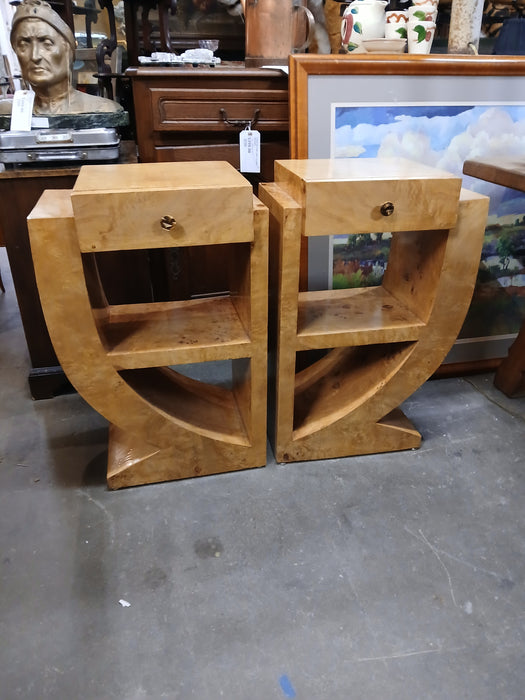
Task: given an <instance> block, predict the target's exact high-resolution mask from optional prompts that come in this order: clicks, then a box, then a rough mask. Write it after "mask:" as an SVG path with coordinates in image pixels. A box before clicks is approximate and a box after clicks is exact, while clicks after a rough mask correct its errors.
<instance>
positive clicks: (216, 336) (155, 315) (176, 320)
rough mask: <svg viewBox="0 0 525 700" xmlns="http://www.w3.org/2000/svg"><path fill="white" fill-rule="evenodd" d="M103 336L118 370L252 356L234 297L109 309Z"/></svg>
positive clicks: (101, 329) (103, 319)
mask: <svg viewBox="0 0 525 700" xmlns="http://www.w3.org/2000/svg"><path fill="white" fill-rule="evenodd" d="M99 332H100V335H101V338H102V340H103V343H104V346H105V348H106V351H107V354H108V357H109V358H110V359H111V361H112V363H113V364H114V366H115V367H116V368H119V369H139V368H141V367H160V366H164V365H176V364H182V363H186V362H205V361H207V360H221V359H232V358H238V357H246V356H247V355H249V354H250V345H251V342H250V337H249V335H248V333H247V332H246V330H245V328H244V326H243V324H242V321H241V319H240V318H239V315H238V314H237V311H236V309H235V306H234V304H233V301H232V298H231V297H229V296H222V297H211V298H206V299H191V300H187V301H174V302H157V303H148V304H127V305H120V306H110V307H108V310H107V312H106V313H105V314H102V315H101V321H100V323H99Z"/></svg>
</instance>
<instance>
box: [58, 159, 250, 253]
mask: <svg viewBox="0 0 525 700" xmlns="http://www.w3.org/2000/svg"><path fill="white" fill-rule="evenodd" d="M101 194H104V196H103V197H101ZM71 201H72V204H73V211H74V214H75V224H76V228H77V235H78V239H79V243H80V248H81V250H82V251H85V252H87V251H103V250H130V249H140V248H166V247H173V246H193V245H201V244H208V245H213V244H216V243H237V242H241V241H251V240H253V191H252V187H251V185H250V183H249V182H248V180H246V178H244V177H243V176H242V175H240V174H239V173H238V172H237V171H236V170H235V169H234V168H233V167H232V166H231V165H230V164H229V163H224V162H221V161H212V162H207V161H202V162H198V163H141V164H134V165H100V166H95V165H93V166H84V167H83V168H82V169H81V171H80V174H79V176H78V179H77V181H76V183H75V186H74V188H73V193H72V197H71ZM101 203H102V204H101Z"/></svg>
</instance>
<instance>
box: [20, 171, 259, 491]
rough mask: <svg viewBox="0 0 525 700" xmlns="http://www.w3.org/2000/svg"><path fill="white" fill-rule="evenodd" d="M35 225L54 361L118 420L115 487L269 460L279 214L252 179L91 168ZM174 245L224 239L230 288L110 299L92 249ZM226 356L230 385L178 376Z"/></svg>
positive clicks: (114, 426)
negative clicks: (270, 301) (271, 217)
mask: <svg viewBox="0 0 525 700" xmlns="http://www.w3.org/2000/svg"><path fill="white" fill-rule="evenodd" d="M171 195H172V196H171ZM224 197H226V199H227V201H225V202H223V204H222V207H221V205H220V202H221V201H222V200H223V199H224ZM142 203H144V206H143V207H142ZM121 209H122V213H121V214H119V212H120V210H121ZM141 209H142V211H143V215H140V211H141ZM219 209H220V215H217V212H218V211H219ZM90 211H91V212H92V216H91V218H90ZM168 214H169V216H170V220H171V219H173V222H171V223H172V224H173V225H172V226H168V227H166V226H165V224H166V215H168ZM209 219H211V220H209ZM215 222H216V223H217V228H216V229H214V223H215ZM168 223H169V222H168ZM28 227H29V232H30V238H31V246H32V253H33V260H34V265H35V272H36V277H37V284H38V289H39V293H40V297H41V300H42V308H43V310H44V315H45V318H46V323H47V325H48V328H49V332H50V336H51V338H52V341H53V344H54V346H55V350H56V352H57V356H58V358H59V360H60V363H61V365H62V367H63V368H64V370H65V372H66V374H67V376H68V377H69V379H70V381H71V383H72V384H73V386H75V388H76V389H77V390H78V392H79V393H80V394H81V395H82V396H83V397H84V398H85V399H86V401H88V402H89V403H90V404H91V405H92V406H93V407H94V408H95V409H96V410H97V411H99V413H101V414H102V415H103V416H105V417H106V418H107V420H108V421H109V423H110V431H109V436H110V437H109V447H108V473H107V481H108V485H109V486H110V488H121V487H124V486H136V485H139V484H146V483H152V482H158V481H167V480H171V479H179V478H186V477H191V476H201V475H205V474H217V473H221V472H227V471H234V470H239V469H247V468H252V467H259V466H263V465H264V464H265V462H266V357H267V267H268V251H267V247H268V210H267V209H266V207H265V206H264V205H263V204H262V203H261V202H260V201H259V200H257V199H256V198H255V197H254V196H253V192H252V189H251V186H250V185H249V183H247V181H246V180H245V179H244V178H243V177H242V176H241V175H240V174H239V173H237V172H236V171H235V170H234V168H233V167H232V166H230V165H229V164H227V163H215V162H214V163H211V164H208V166H206V164H203V163H198V164H195V168H192V167H191V164H188V163H183V164H178V163H169V164H166V165H164V164H160V163H159V164H147V165H145V166H144V167H142V166H140V165H139V166H138V167H137V166H129V169H128V168H124V169H120V168H117V169H115V168H114V167H113V168H111V167H110V166H86V167H85V169H84V168H83V169H82V170H81V172H80V175H79V177H78V179H77V182H76V184H75V187H74V189H73V190H72V191H71V190H69V191H67V190H66V191H64V190H62V191H55V192H46V193H44V195H43V196H42V197H41V199H40V200H39V202H38V204H37V206H36V207H35V209H34V210H33V211H32V213H31V215H30V217H29V219H28ZM211 229H213V235H209V231H210V230H211ZM145 241H146V242H147V245H145ZM168 242H171V247H173V248H183V247H186V246H188V245H190V246H205V247H209V248H213V247H214V246H218V245H220V246H222V245H223V244H224V243H227V244H228V248H223V249H224V250H227V251H228V264H227V277H228V289H227V293H225V292H223V293H222V294H215V295H212V296H211V297H204V298H184V299H179V300H177V301H167V302H164V301H162V302H154V303H153V302H148V303H137V304H125V305H111V304H108V302H107V300H106V295H105V291H104V288H103V285H102V283H101V279H100V275H99V274H98V270H97V260H98V258H97V257H96V256H95V255H93V254H92V253H90V252H87V251H96V252H97V253H99V252H100V251H101V250H102V251H106V250H120V249H121V248H122V249H124V250H135V249H139V250H140V249H143V248H145V247H147V246H151V247H153V248H155V247H157V248H159V249H160V248H162V249H165V248H166V245H167V243H168ZM57 260H60V261H61V263H62V265H61V270H62V271H63V272H62V273H61V275H57V274H56V268H57ZM64 290H67V294H64ZM217 360H221V361H223V360H228V361H230V362H231V364H232V378H231V386H229V387H221V386H215V385H214V384H213V383H210V382H206V381H199V380H197V379H195V378H190V377H187V376H185V375H184V373H182V372H178V371H177V369H176V366H178V365H183V364H187V363H201V364H205V363H207V362H211V361H217Z"/></svg>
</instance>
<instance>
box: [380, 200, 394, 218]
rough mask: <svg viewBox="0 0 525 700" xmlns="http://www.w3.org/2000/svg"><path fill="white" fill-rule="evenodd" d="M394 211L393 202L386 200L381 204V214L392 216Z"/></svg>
mask: <svg viewBox="0 0 525 700" xmlns="http://www.w3.org/2000/svg"><path fill="white" fill-rule="evenodd" d="M393 213H394V205H393V204H392V202H385V203H384V204H382V205H381V214H383V216H392V214H393Z"/></svg>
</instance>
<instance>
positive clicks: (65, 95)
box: [0, 0, 121, 114]
mask: <svg viewBox="0 0 525 700" xmlns="http://www.w3.org/2000/svg"><path fill="white" fill-rule="evenodd" d="M11 44H12V46H13V49H14V51H15V53H16V55H17V58H18V61H19V63H20V68H21V70H22V76H23V78H24V80H25V81H26V82H27V83H29V85H31V87H32V88H33V90H34V92H35V102H34V107H33V112H34V113H35V114H78V113H92V112H115V111H118V110H121V107H120V105H119V104H117V103H116V102H113V101H112V100H107V99H105V98H103V97H96V96H94V95H88V94H85V93H81V92H79V91H78V90H74V89H73V87H72V85H71V78H72V66H73V60H74V56H75V48H76V41H75V36H74V34H73V32H72V31H71V29H70V28H69V26H68V25H67V24H66V23H65V22H64V21H63V19H62V18H61V17H60V15H59V14H58V13H57V12H55V11H54V10H53V9H52V7H51V5H49V3H47V2H45V1H44V0H22V2H21V4H20V5H18V7H17V9H16V12H15V14H14V17H13V23H12V25H11ZM10 109H11V104H10V101H6V100H3V101H0V113H5V112H6V111H10Z"/></svg>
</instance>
